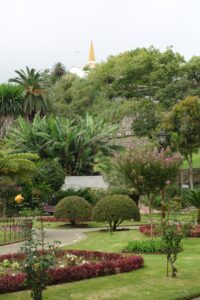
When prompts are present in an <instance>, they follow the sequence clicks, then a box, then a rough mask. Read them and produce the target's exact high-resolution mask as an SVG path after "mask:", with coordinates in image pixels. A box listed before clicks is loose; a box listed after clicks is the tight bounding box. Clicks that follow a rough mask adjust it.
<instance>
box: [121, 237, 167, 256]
mask: <svg viewBox="0 0 200 300" xmlns="http://www.w3.org/2000/svg"><path fill="white" fill-rule="evenodd" d="M124 251H125V252H129V253H165V245H164V243H163V242H162V241H161V240H153V241H151V240H147V241H130V242H129V243H128V245H127V246H126V248H125V249H124Z"/></svg>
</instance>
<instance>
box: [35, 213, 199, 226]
mask: <svg viewBox="0 0 200 300" xmlns="http://www.w3.org/2000/svg"><path fill="white" fill-rule="evenodd" d="M196 218H197V210H194V211H190V212H183V213H181V214H179V215H178V216H177V220H178V221H181V222H190V221H192V220H196ZM153 219H154V223H159V224H160V220H161V213H159V212H158V213H154V214H153ZM148 223H149V216H148V215H141V221H140V222H134V221H124V222H122V224H120V226H121V227H134V226H140V225H142V224H148ZM43 225H44V227H45V228H54V229H67V228H74V226H73V227H72V226H71V225H70V224H66V223H63V222H44V223H43ZM34 227H35V228H40V227H41V223H40V222H37V221H34ZM76 227H77V228H108V224H107V223H100V222H95V221H90V222H87V223H82V224H77V226H76Z"/></svg>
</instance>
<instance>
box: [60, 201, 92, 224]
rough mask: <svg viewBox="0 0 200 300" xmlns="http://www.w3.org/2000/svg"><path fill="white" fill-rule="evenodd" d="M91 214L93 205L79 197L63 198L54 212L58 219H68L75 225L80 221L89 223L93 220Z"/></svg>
mask: <svg viewBox="0 0 200 300" xmlns="http://www.w3.org/2000/svg"><path fill="white" fill-rule="evenodd" d="M91 214H92V207H91V205H90V204H89V203H88V202H87V201H86V200H85V199H84V198H82V197H79V196H69V197H65V198H63V199H62V200H60V201H59V202H58V204H57V205H56V207H55V211H54V216H55V217H56V218H67V219H68V220H69V222H70V223H71V224H73V225H74V224H76V223H77V222H80V221H88V220H89V219H90V218H91Z"/></svg>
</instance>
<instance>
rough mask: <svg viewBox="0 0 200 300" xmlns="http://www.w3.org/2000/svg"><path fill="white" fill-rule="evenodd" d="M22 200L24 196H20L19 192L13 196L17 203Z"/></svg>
mask: <svg viewBox="0 0 200 300" xmlns="http://www.w3.org/2000/svg"><path fill="white" fill-rule="evenodd" d="M23 200H24V198H23V197H22V195H21V194H19V195H17V196H16V197H15V202H17V204H20V203H22V202H23Z"/></svg>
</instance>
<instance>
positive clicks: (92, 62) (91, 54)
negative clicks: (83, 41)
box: [88, 41, 96, 69]
mask: <svg viewBox="0 0 200 300" xmlns="http://www.w3.org/2000/svg"><path fill="white" fill-rule="evenodd" d="M95 65H96V61H95V54H94V46H93V43H92V41H91V43H90V51H89V56H88V66H89V67H90V68H91V69H93V68H94V67H95Z"/></svg>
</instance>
